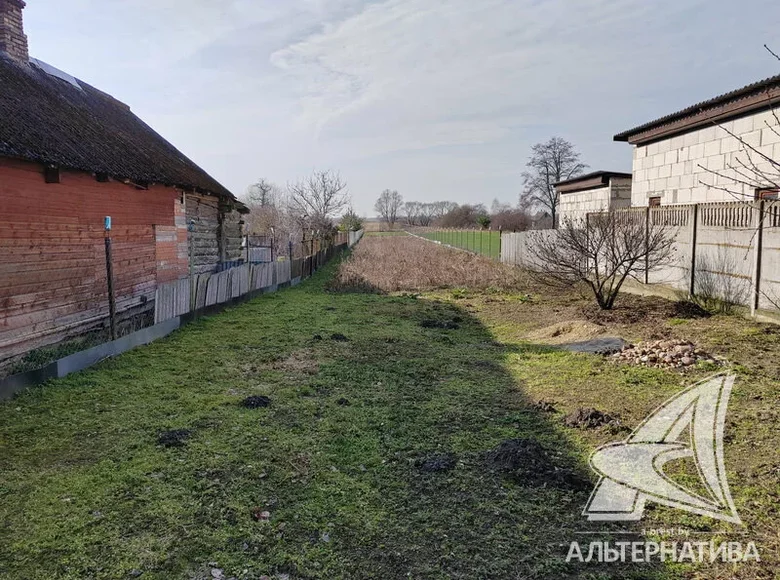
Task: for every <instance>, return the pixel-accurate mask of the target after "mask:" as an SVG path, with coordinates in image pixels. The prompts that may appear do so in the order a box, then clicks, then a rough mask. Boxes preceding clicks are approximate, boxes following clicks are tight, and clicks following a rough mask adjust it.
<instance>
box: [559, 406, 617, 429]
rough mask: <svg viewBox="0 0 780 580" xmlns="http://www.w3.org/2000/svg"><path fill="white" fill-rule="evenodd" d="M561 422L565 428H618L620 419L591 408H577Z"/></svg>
mask: <svg viewBox="0 0 780 580" xmlns="http://www.w3.org/2000/svg"><path fill="white" fill-rule="evenodd" d="M563 422H564V423H565V424H566V426H567V427H575V428H577V429H597V428H598V427H602V426H604V425H609V426H611V427H620V419H618V418H617V417H613V416H612V415H610V414H609V413H604V412H603V411H599V410H598V409H593V408H579V409H577V410H576V411H574V412H573V413H570V414H568V415H566V417H565V418H564V420H563Z"/></svg>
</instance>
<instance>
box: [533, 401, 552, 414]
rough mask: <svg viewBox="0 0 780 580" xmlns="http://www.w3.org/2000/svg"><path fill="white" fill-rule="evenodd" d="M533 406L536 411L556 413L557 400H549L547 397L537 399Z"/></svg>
mask: <svg viewBox="0 0 780 580" xmlns="http://www.w3.org/2000/svg"><path fill="white" fill-rule="evenodd" d="M531 408H532V409H534V410H536V411H541V412H542V413H555V412H556V411H557V409H556V408H555V402H554V401H548V400H547V399H542V400H541V401H536V402H535V403H534V404H533V405H531Z"/></svg>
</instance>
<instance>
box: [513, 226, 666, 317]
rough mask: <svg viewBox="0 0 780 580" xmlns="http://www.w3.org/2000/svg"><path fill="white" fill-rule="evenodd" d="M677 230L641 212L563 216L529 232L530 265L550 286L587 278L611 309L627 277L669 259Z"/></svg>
mask: <svg viewBox="0 0 780 580" xmlns="http://www.w3.org/2000/svg"><path fill="white" fill-rule="evenodd" d="M675 233H676V232H675V231H674V230H672V229H670V228H668V227H665V226H662V225H657V224H653V223H649V224H648V223H646V222H645V220H644V217H643V214H642V213H633V212H615V211H609V212H604V213H601V214H591V215H590V216H589V217H588V219H586V220H564V221H563V223H561V225H560V228H558V229H557V230H556V231H540V232H534V233H532V234H531V239H530V241H529V245H528V253H529V257H530V261H529V262H530V263H529V264H528V267H529V270H530V271H531V273H532V274H533V275H534V276H535V277H536V278H537V279H538V280H540V281H541V282H543V283H545V284H548V285H551V286H559V287H565V288H570V287H571V286H572V285H574V284H580V283H584V284H586V285H587V286H588V287H589V288H590V289H591V291H592V292H593V295H594V296H595V298H596V302H597V303H598V305H599V307H600V308H602V309H603V310H611V309H612V307H613V306H614V304H615V300H616V298H617V296H618V292H619V291H620V288H621V287H622V286H623V283H624V282H625V281H626V279H627V278H629V277H638V274H639V273H640V272H641V273H642V274H644V272H645V268H647V269H648V270H650V271H652V270H654V269H656V268H658V267H660V266H662V265H664V264H667V263H670V260H671V258H672V255H673V252H674V250H673V244H674V240H675Z"/></svg>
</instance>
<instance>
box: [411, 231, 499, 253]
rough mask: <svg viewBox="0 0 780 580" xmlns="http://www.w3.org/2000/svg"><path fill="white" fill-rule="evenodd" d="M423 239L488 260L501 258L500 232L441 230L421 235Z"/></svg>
mask: <svg viewBox="0 0 780 580" xmlns="http://www.w3.org/2000/svg"><path fill="white" fill-rule="evenodd" d="M422 236H423V237H424V238H428V239H429V240H435V241H437V242H441V243H443V244H447V245H449V246H453V247H456V248H462V249H464V250H469V251H470V252H476V253H478V254H483V255H485V256H487V257H489V258H493V259H496V260H497V259H499V258H500V257H501V232H497V231H489V230H455V231H448V230H442V231H439V232H428V233H426V234H422Z"/></svg>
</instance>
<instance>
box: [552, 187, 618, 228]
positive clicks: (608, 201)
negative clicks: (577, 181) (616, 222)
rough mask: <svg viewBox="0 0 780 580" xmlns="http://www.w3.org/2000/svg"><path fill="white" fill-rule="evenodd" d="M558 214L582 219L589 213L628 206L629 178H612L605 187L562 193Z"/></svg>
mask: <svg viewBox="0 0 780 580" xmlns="http://www.w3.org/2000/svg"><path fill="white" fill-rule="evenodd" d="M560 198H561V201H560V206H559V215H560V219H561V221H563V220H567V219H568V220H575V221H576V220H584V219H585V216H586V215H587V214H589V213H593V212H599V211H606V210H609V209H617V208H623V207H629V206H630V205H631V180H630V179H627V178H625V179H624V178H612V179H610V183H609V185H608V186H606V187H600V188H598V189H588V190H585V191H575V192H572V193H562V194H561V195H560Z"/></svg>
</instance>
